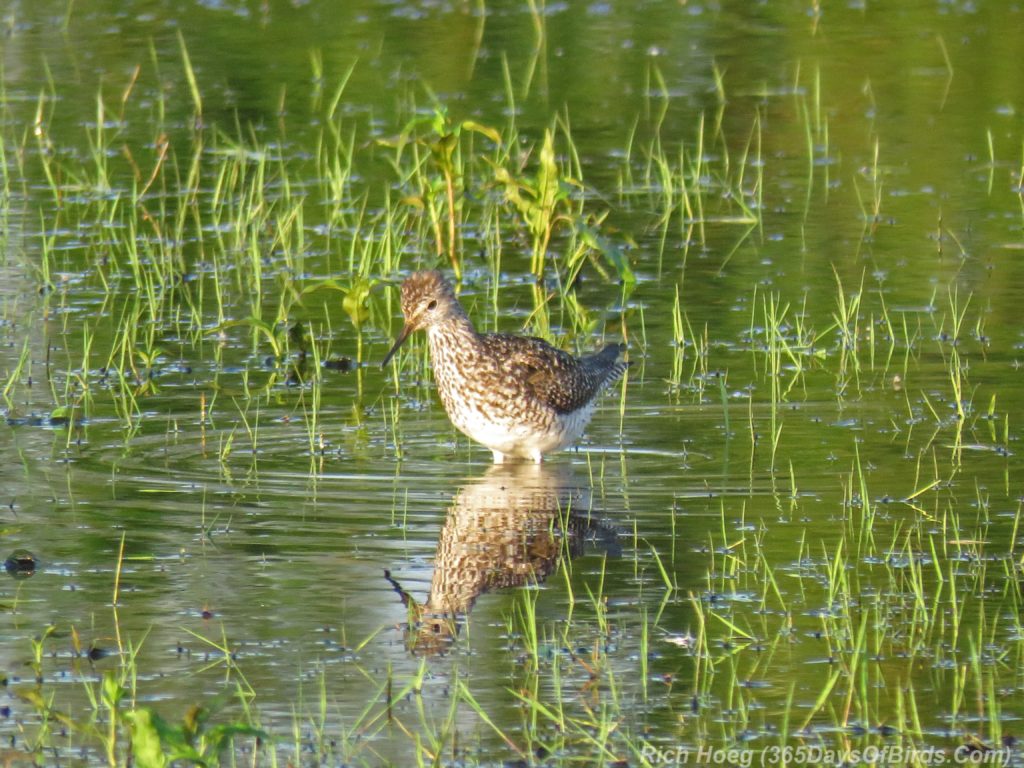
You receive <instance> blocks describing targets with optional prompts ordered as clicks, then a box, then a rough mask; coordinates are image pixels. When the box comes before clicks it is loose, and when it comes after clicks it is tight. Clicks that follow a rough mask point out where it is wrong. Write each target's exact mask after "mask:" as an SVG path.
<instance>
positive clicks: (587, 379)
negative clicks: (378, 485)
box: [381, 271, 629, 464]
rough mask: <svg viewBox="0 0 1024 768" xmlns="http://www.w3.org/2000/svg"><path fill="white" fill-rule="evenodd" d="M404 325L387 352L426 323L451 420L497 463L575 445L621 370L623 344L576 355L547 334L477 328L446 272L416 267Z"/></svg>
mask: <svg viewBox="0 0 1024 768" xmlns="http://www.w3.org/2000/svg"><path fill="white" fill-rule="evenodd" d="M402 315H403V316H404V317H405V327H403V328H402V332H401V333H400V334H399V336H398V339H397V341H395V344H394V346H392V347H391V350H390V351H389V352H388V353H387V355H386V356H385V357H384V362H383V363H381V367H383V366H385V365H387V364H388V362H389V361H390V360H391V358H392V357H393V356H394V354H395V352H397V351H398V348H399V347H401V346H402V344H403V343H404V342H405V340H406V339H407V338H409V335H410V334H411V333H413V332H414V331H417V330H420V329H421V328H422V329H425V330H426V332H427V342H428V344H429V346H430V357H431V361H432V365H433V368H434V379H435V380H436V382H437V390H438V393H439V394H440V396H441V402H442V403H443V404H444V408H445V410H446V411H447V412H448V418H449V419H451V421H452V424H454V425H455V426H456V428H457V429H459V431H461V432H463V433H464V434H466V435H468V436H469V437H470V438H472V439H473V440H475V441H476V442H478V443H481V444H483V445H484V446H486V447H487V448H490V449H491V453H492V454H493V455H494V461H495V463H496V464H500V463H502V462H503V461H504V460H505V459H506V458H524V459H532V460H533V461H535V462H537V463H538V464H539V463H540V462H541V460H542V459H543V456H544V454H546V453H552V452H554V451H559V450H561V449H562V448H565V447H566V446H568V445H571V444H573V443H574V442H576V440H578V439H579V437H580V435H582V434H583V430H584V429H585V428H586V426H587V424H588V423H589V422H590V417H591V416H592V415H593V413H594V407H595V405H596V403H597V396H598V395H599V394H600V393H601V390H602V389H604V387H605V386H606V385H607V384H609V383H610V382H612V381H614V380H615V379H617V378H618V377H619V376H621V375H622V373H623V371H625V370H626V368H627V367H628V366H629V363H627V362H624V361H620V360H619V355H621V354H622V353H623V352H624V351H625V346H624V345H622V344H608V345H607V346H605V347H604V349H602V350H601V351H600V352H597V353H596V354H593V355H587V356H585V357H574V356H573V355H571V354H569V353H568V352H563V351H562V350H560V349H555V348H554V347H552V346H551V345H550V344H548V343H547V342H546V341H544V340H543V339H538V338H534V337H529V336H515V335H512V334H507V333H477V332H476V329H474V328H473V324H472V322H470V320H469V317H468V316H467V315H466V312H465V310H464V309H463V308H462V305H461V304H459V300H458V299H457V298H456V297H455V291H454V290H453V288H452V285H451V283H449V282H448V281H447V280H445V279H444V277H443V276H442V275H441V273H440V272H434V271H430V272H415V273H413V274H412V275H410V276H409V277H408V278H407V279H406V280H405V282H404V283H402Z"/></svg>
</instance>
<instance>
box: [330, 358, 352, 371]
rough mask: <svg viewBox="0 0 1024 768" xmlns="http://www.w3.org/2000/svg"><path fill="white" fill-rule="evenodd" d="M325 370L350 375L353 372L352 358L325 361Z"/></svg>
mask: <svg viewBox="0 0 1024 768" xmlns="http://www.w3.org/2000/svg"><path fill="white" fill-rule="evenodd" d="M323 367H324V370H327V371H339V372H341V373H348V372H349V371H351V370H352V367H353V366H352V358H351V357H335V358H332V359H330V360H324V362H323Z"/></svg>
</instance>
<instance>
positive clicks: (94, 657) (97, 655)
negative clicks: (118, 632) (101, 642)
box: [86, 646, 110, 661]
mask: <svg viewBox="0 0 1024 768" xmlns="http://www.w3.org/2000/svg"><path fill="white" fill-rule="evenodd" d="M109 655H110V651H108V650H106V649H104V648H96V647H95V646H94V647H92V648H90V649H89V650H88V652H87V653H86V656H88V657H89V661H99V660H100V659H105V658H106V657H107V656H109Z"/></svg>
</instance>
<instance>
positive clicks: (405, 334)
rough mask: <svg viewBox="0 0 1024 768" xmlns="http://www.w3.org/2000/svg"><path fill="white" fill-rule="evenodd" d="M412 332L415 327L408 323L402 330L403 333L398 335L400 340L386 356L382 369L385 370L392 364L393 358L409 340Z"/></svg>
mask: <svg viewBox="0 0 1024 768" xmlns="http://www.w3.org/2000/svg"><path fill="white" fill-rule="evenodd" d="M412 331H413V327H412V326H411V325H409V324H408V323H406V325H405V326H404V327H403V328H402V332H401V333H400V334H398V340H397V341H396V342H395V344H394V346H393V347H391V349H389V350H388V353H387V354H386V355H384V360H383V362H381V364H380V367H381V368H384V367H385V366H386V365H387V364H388V363H390V362H391V358H392V357H394V356H395V352H397V351H398V348H399V347H400V346H402V345H403V344H404V343H405V340H406V339H407V338H409V334H410V333H412Z"/></svg>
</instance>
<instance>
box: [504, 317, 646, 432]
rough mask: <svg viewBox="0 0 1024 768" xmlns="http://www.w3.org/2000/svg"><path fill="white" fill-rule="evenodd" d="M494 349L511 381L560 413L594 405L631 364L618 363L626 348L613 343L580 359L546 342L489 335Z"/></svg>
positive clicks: (529, 338) (506, 335) (519, 337)
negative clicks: (598, 396) (589, 404)
mask: <svg viewBox="0 0 1024 768" xmlns="http://www.w3.org/2000/svg"><path fill="white" fill-rule="evenodd" d="M484 342H485V343H486V344H487V345H488V346H489V347H491V349H492V351H493V352H494V354H495V357H496V358H497V359H500V360H502V361H504V363H503V368H504V370H505V371H506V373H507V374H508V377H509V379H511V380H512V381H513V382H515V385H516V387H517V388H519V387H521V388H522V389H523V390H525V391H526V392H527V393H529V394H530V395H532V396H533V397H535V398H536V399H537V400H538V401H539V402H541V403H543V404H544V405H546V406H548V407H550V408H553V409H554V410H555V411H557V412H558V413H572V412H573V411H575V410H578V409H580V408H582V407H583V406H584V405H586V404H587V403H588V402H590V401H591V400H592V399H593V398H594V397H595V396H596V395H597V393H598V392H599V391H600V389H601V387H603V386H604V385H605V384H606V383H608V382H609V381H612V380H614V379H616V378H618V377H619V376H620V375H621V374H622V372H623V371H624V370H626V367H627V365H628V364H627V363H624V362H617V360H618V356H619V354H620V353H621V351H622V347H621V346H620V345H618V344H609V345H608V346H606V347H605V348H604V349H602V350H601V351H600V352H598V353H596V354H594V355H588V356H586V357H582V358H576V357H573V356H572V355H570V354H569V353H568V352H563V351H562V350H560V349H555V348H554V347H552V346H551V345H550V344H548V343H547V342H546V341H544V340H543V339H538V338H534V337H529V336H528V337H523V336H511V335H508V334H501V333H496V334H489V335H487V336H485V337H484Z"/></svg>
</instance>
